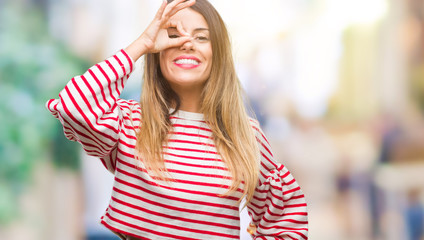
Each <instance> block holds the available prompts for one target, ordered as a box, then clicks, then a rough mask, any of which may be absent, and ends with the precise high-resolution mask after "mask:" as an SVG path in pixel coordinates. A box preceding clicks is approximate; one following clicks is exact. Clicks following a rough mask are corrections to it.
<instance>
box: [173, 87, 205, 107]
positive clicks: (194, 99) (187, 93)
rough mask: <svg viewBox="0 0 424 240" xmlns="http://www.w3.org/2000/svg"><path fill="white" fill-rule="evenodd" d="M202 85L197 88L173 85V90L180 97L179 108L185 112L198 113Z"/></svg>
mask: <svg viewBox="0 0 424 240" xmlns="http://www.w3.org/2000/svg"><path fill="white" fill-rule="evenodd" d="M202 89H203V87H197V88H182V87H173V90H174V91H175V92H176V93H177V94H178V96H179V97H180V103H181V105H180V110H183V111H187V112H195V113H200V108H201V104H200V99H201V98H202Z"/></svg>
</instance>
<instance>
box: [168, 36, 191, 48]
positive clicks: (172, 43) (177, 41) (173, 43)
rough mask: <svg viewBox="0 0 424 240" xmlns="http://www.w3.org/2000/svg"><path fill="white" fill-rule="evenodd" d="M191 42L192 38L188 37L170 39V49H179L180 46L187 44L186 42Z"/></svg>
mask: <svg viewBox="0 0 424 240" xmlns="http://www.w3.org/2000/svg"><path fill="white" fill-rule="evenodd" d="M190 40H191V38H190V37H187V36H184V37H179V38H173V39H169V42H168V48H169V47H179V46H182V45H183V44H184V43H186V42H188V41H190Z"/></svg>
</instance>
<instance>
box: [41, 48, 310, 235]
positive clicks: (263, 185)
mask: <svg viewBox="0 0 424 240" xmlns="http://www.w3.org/2000/svg"><path fill="white" fill-rule="evenodd" d="M133 66H134V61H133V60H132V59H131V58H130V57H129V56H128V55H127V54H126V53H125V51H123V50H121V51H119V52H118V53H117V54H116V55H114V56H112V57H110V58H108V59H107V60H105V61H103V62H101V63H99V64H96V65H94V66H93V67H91V68H90V69H88V71H87V72H86V73H84V74H83V75H81V76H77V77H74V78H72V80H71V81H70V82H69V83H68V84H67V85H66V87H65V88H64V89H63V90H62V91H61V92H60V94H59V99H51V100H49V101H48V102H47V108H48V109H49V110H50V111H51V113H52V114H53V116H55V117H56V118H57V119H59V120H60V122H61V123H62V124H63V129H64V133H65V135H66V137H67V138H68V139H70V140H72V141H78V142H79V143H81V145H82V147H83V148H84V150H85V151H86V152H87V153H88V154H89V155H92V156H97V157H99V158H100V159H101V161H102V163H103V165H104V166H105V167H106V168H107V169H108V170H109V171H110V172H111V173H112V174H114V175H115V180H114V186H113V192H112V196H111V199H110V204H109V207H108V208H107V209H106V212H105V214H104V215H103V217H102V219H101V223H102V224H103V225H104V226H106V227H107V228H109V229H110V230H112V231H114V232H117V233H120V234H124V235H128V236H133V237H137V238H140V239H239V235H240V232H239V225H240V220H239V204H238V202H237V200H238V199H239V197H240V196H241V194H242V193H241V192H242V188H243V186H240V189H239V190H238V191H236V192H234V193H233V194H231V195H222V194H224V193H226V191H227V188H228V186H230V185H231V182H230V180H228V178H227V177H230V174H229V172H228V171H227V169H226V166H225V164H224V163H223V161H222V160H221V157H220V155H219V154H218V153H217V151H216V148H215V145H214V142H213V141H212V133H211V130H210V128H209V127H208V125H207V124H206V123H205V121H204V120H203V115H202V114H199V113H191V112H185V111H178V112H177V113H176V114H174V115H172V116H171V122H172V124H173V131H172V132H171V133H170V138H169V142H168V144H167V146H165V147H164V151H165V153H166V155H165V165H166V168H167V169H168V170H169V174H170V175H171V177H172V181H168V182H162V181H160V180H157V179H154V178H152V177H151V176H150V175H149V174H147V172H146V170H145V169H143V168H140V167H137V166H138V165H137V162H136V160H135V158H134V154H135V153H134V147H135V143H136V131H137V129H138V126H139V124H140V114H141V109H140V106H139V104H138V103H137V102H136V101H132V100H130V101H127V100H122V99H119V95H120V93H121V91H122V89H123V88H124V85H125V82H126V80H127V79H128V77H129V74H130V73H131V72H132V71H133ZM252 127H253V128H254V130H255V132H256V135H257V139H258V144H259V146H260V151H261V159H260V162H261V168H260V178H259V183H258V187H257V188H256V192H255V194H254V198H253V200H252V201H251V202H250V203H249V204H248V206H247V207H248V212H249V215H250V216H251V217H252V223H253V224H255V225H256V226H257V231H256V234H255V236H254V238H255V239H307V235H308V222H307V211H306V202H305V198H304V195H303V193H302V191H301V190H300V187H299V186H298V184H297V183H296V181H295V179H294V178H293V177H292V175H291V174H290V172H289V171H288V170H287V169H286V168H285V167H284V165H281V164H277V163H275V162H274V160H273V156H272V153H271V150H270V146H269V143H268V141H267V140H266V138H265V136H264V134H263V133H262V131H261V130H260V127H259V125H258V123H257V122H256V121H252Z"/></svg>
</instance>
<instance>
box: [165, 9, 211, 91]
mask: <svg viewBox="0 0 424 240" xmlns="http://www.w3.org/2000/svg"><path fill="white" fill-rule="evenodd" d="M170 21H171V22H177V21H180V22H181V24H182V26H183V28H184V30H185V31H186V32H188V33H189V34H190V35H191V36H192V39H191V40H190V41H187V42H185V43H184V44H183V45H181V46H180V47H173V48H168V49H165V50H163V51H162V52H161V53H160V68H161V71H162V74H163V76H164V77H165V79H166V80H167V81H168V82H169V83H170V85H171V87H172V88H174V90H176V88H193V87H200V88H201V87H202V86H203V85H204V83H205V82H206V80H207V79H208V78H209V75H210V72H211V67H212V45H211V42H210V39H209V26H208V24H207V22H206V20H205V18H204V17H203V16H202V15H201V14H200V13H198V12H196V11H194V10H192V9H191V8H186V9H183V10H181V11H179V12H178V13H176V14H175V15H174V16H173V17H172V18H171V19H170ZM168 36H169V37H170V38H175V37H179V36H180V34H179V32H178V31H177V29H175V28H169V29H168Z"/></svg>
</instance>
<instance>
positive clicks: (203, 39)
mask: <svg viewBox="0 0 424 240" xmlns="http://www.w3.org/2000/svg"><path fill="white" fill-rule="evenodd" d="M194 39H195V40H196V41H198V42H207V41H209V37H207V36H205V35H197V36H195V37H194Z"/></svg>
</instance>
